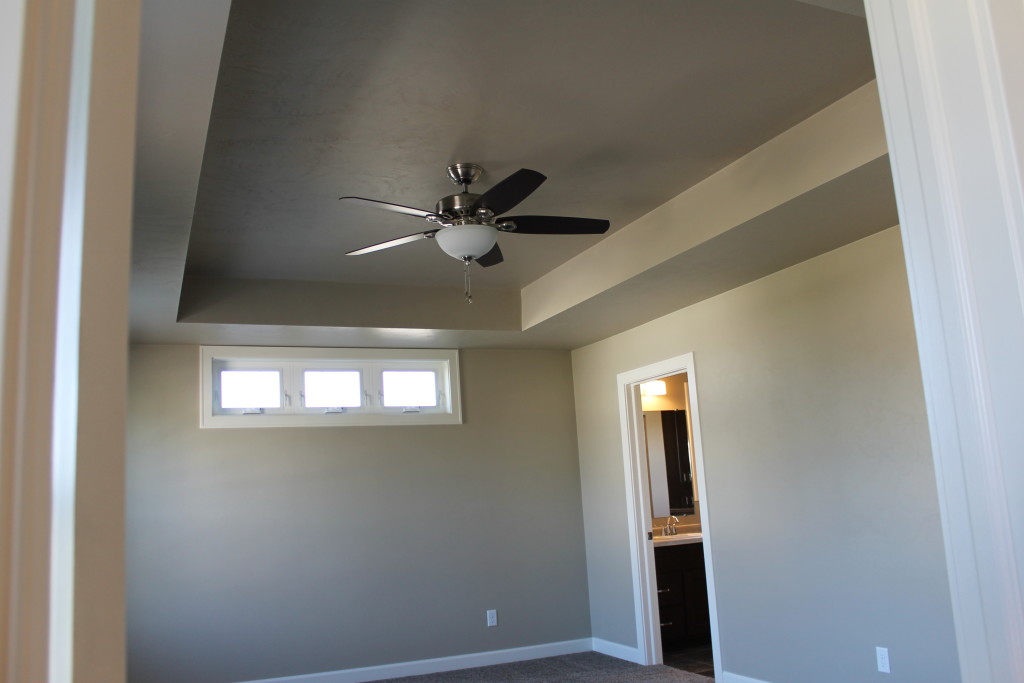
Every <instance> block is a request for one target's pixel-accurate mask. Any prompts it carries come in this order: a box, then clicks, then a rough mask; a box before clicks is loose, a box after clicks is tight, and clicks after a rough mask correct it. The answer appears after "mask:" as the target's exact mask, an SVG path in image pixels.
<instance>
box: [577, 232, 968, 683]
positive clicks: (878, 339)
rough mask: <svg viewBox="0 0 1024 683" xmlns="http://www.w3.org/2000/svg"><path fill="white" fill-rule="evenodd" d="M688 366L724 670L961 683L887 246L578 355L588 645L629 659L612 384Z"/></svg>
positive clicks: (913, 377) (904, 308) (885, 242)
mask: <svg viewBox="0 0 1024 683" xmlns="http://www.w3.org/2000/svg"><path fill="white" fill-rule="evenodd" d="M690 351H692V352H694V359H695V360H694V362H695V369H696V378H697V388H698V392H699V393H698V401H699V405H698V407H699V410H700V418H701V425H700V428H701V435H702V439H703V448H704V461H705V471H706V477H707V486H708V490H707V492H706V495H707V500H706V502H707V507H705V509H704V514H705V517H704V524H705V527H704V528H705V529H706V530H707V529H710V532H711V538H712V544H713V545H712V547H711V552H712V556H713V558H714V563H715V582H716V589H717V595H718V616H719V623H720V633H721V645H722V660H723V664H724V668H725V670H726V671H729V672H732V673H736V674H741V675H745V676H748V677H751V678H754V679H757V680H763V681H770V682H771V683H820V682H821V681H829V683H842V682H844V681H849V682H851V683H852V682H857V683H861V682H863V681H869V680H876V679H877V680H886V681H893V682H894V683H895V682H896V681H920V682H922V683H925V682H927V683H940V682H942V681H955V680H959V675H958V668H957V658H956V643H955V641H954V634H953V623H952V614H951V609H950V601H949V589H948V584H947V579H946V565H945V556H944V550H943V544H942V537H941V530H940V522H939V511H938V503H937V497H936V490H935V473H934V469H933V465H932V461H931V455H930V449H929V443H928V431H927V423H926V418H925V412H924V403H923V396H922V390H921V380H920V374H919V368H918V360H917V352H916V345H915V339H914V330H913V326H912V321H911V313H910V303H909V297H908V292H907V284H906V274H905V269H904V266H903V260H902V252H901V249H900V241H899V234H898V232H897V230H896V229H895V228H894V229H891V230H887V231H885V232H882V233H879V234H878V235H875V236H873V237H868V238H866V239H863V240H861V241H859V242H856V243H854V244H851V245H849V246H846V247H843V248H841V249H838V250H836V251H833V252H830V253H828V254H825V255H823V256H820V257H818V258H815V259H812V260H810V261H807V262H804V263H802V264H799V265H797V266H794V267H792V268H789V269H787V270H784V271H781V272H779V273H776V274H774V275H771V276H769V277H766V278H764V279H762V280H759V281H757V282H753V283H751V284H749V285H746V286H744V287H740V288H738V289H735V290H732V291H730V292H727V293H725V294H722V295H720V296H717V297H715V298H713V299H709V300H707V301H704V302H702V303H700V304H697V305H694V306H691V307H689V308H686V309H683V310H680V311H677V312H675V313H672V314H670V315H668V316H665V317H664V318H660V319H658V320H656V321H653V322H651V323H648V324H646V325H643V326H640V327H637V328H634V329H632V330H630V331H628V332H625V333H622V334H619V335H617V336H614V337H611V338H609V339H606V340H604V341H601V342H598V343H595V344H592V345H590V346H587V347H584V348H581V349H578V350H576V351H574V352H573V372H574V377H575V382H576V392H575V393H576V411H577V413H576V415H577V425H578V433H579V444H580V465H581V476H582V486H583V500H584V517H585V519H586V535H587V564H588V568H589V578H590V596H591V597H590V599H591V615H592V628H593V635H594V636H595V637H599V638H605V639H607V640H611V641H614V642H618V643H622V644H626V645H635V644H636V631H635V625H634V620H633V603H632V591H631V585H632V584H631V578H630V564H629V548H628V540H627V527H626V497H625V483H624V474H623V461H622V454H621V448H620V436H619V416H618V403H617V400H616V374H617V373H620V372H624V371H627V370H632V369H635V368H638V367H641V366H644V365H647V364H649V363H653V362H656V361H659V360H663V359H665V358H670V357H673V356H676V355H679V354H683V353H686V352H690ZM878 645H881V646H886V647H888V648H889V649H890V658H891V661H892V674H890V675H885V674H878V673H876V670H875V650H874V648H875V646H878Z"/></svg>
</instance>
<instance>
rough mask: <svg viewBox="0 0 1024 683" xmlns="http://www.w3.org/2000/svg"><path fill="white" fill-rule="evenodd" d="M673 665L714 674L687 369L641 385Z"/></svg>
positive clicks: (665, 654) (666, 642)
mask: <svg viewBox="0 0 1024 683" xmlns="http://www.w3.org/2000/svg"><path fill="white" fill-rule="evenodd" d="M640 396H641V403H642V408H643V419H644V435H645V444H646V447H647V470H648V475H649V476H648V481H649V482H650V488H651V490H650V499H651V518H652V529H651V530H652V540H653V541H654V562H655V572H656V574H657V581H658V619H659V623H660V625H661V645H662V658H663V661H664V663H665V664H666V665H668V666H671V667H674V668H677V669H682V670H684V671H690V672H692V673H698V674H702V675H705V676H711V677H713V676H714V661H713V658H712V650H711V626H710V619H709V613H708V595H707V580H706V575H705V570H704V549H703V535H702V532H701V513H700V510H701V505H700V491H699V489H698V487H697V481H696V478H695V477H694V474H695V472H696V468H695V466H694V460H693V452H694V451H693V440H692V436H691V435H692V434H693V425H692V422H691V417H690V415H691V413H690V406H689V386H688V383H687V376H686V373H678V374H675V375H670V376H668V377H664V378H661V379H658V380H653V381H650V382H645V383H644V384H641V385H640Z"/></svg>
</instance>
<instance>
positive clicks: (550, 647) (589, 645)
mask: <svg viewBox="0 0 1024 683" xmlns="http://www.w3.org/2000/svg"><path fill="white" fill-rule="evenodd" d="M595 640H598V639H596V638H580V639H579V640H563V641H561V642H558V643H544V644H543V645H530V646H528V647H515V648H511V649H508V650H491V651H489V652H474V653H472V654H468V655H455V656H453V657H437V658H435V659H420V660H417V661H414V662H399V663H397V664H382V665H380V666H366V667H362V668H359V669H343V670H341V671H325V672H323V673H315V674H302V675H299V676H283V677H281V678H263V679H260V680H256V681H245V683H365V682H366V681H379V680H382V679H385V678H400V677H402V676H419V675H421V674H433V673H437V672H439V671H455V670H456V669H471V668H473V667H476V666H490V665H492V664H508V663H509V662H521V661H524V660H527V659H540V658H541V657H557V656H558V655H568V654H573V653H575V652H590V651H591V650H597V651H598V652H604V654H609V655H611V656H613V657H619V658H620V659H626V658H625V657H620V656H619V655H617V654H615V653H614V652H605V651H603V650H598V649H597V647H595V646H594V645H595V644H594V642H593V641H595ZM601 642H602V643H606V642H607V641H601ZM607 644H608V645H609V646H612V647H614V648H623V649H624V650H629V649H630V648H625V647H624V646H622V645H615V644H614V643H607ZM632 649H635V648H632ZM630 661H633V660H630Z"/></svg>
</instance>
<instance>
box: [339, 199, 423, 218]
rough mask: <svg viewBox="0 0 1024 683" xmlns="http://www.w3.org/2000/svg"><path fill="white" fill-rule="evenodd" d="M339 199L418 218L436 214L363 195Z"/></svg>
mask: <svg viewBox="0 0 1024 683" xmlns="http://www.w3.org/2000/svg"><path fill="white" fill-rule="evenodd" d="M338 199H340V200H341V201H344V202H348V203H349V204H362V205H363V206H372V207H373V208H375V209H384V210H385V211H394V212H395V213H404V214H405V215H407V216H416V217H418V218H426V217H427V216H433V215H434V214H433V213H432V212H430V211H424V210H423V209H414V208H412V207H411V206H402V205H401V204H392V203H391V202H382V201H378V200H376V199H364V198H362V197H339V198H338Z"/></svg>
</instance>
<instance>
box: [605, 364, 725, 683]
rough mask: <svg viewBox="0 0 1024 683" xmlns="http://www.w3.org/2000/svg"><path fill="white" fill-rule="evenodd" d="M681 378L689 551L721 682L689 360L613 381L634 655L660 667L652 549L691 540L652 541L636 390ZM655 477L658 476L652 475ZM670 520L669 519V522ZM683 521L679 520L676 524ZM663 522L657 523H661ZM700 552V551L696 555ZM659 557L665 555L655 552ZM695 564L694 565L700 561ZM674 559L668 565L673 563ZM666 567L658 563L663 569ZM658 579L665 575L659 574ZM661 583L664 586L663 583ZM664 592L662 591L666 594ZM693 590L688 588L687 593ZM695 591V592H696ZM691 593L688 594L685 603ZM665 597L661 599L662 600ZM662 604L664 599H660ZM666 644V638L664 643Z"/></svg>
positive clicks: (706, 497)
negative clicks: (694, 522) (690, 505)
mask: <svg viewBox="0 0 1024 683" xmlns="http://www.w3.org/2000/svg"><path fill="white" fill-rule="evenodd" d="M681 374H685V376H686V382H685V385H686V389H685V391H686V396H685V404H686V408H687V410H686V418H685V421H686V427H687V428H688V431H689V439H688V446H692V448H690V449H689V450H690V453H689V454H688V455H689V458H688V459H689V461H690V463H691V467H692V470H691V471H692V475H693V476H692V479H693V484H694V486H695V488H694V491H693V498H694V505H695V507H697V508H698V509H699V520H700V522H699V523H700V527H699V528H700V531H699V533H700V537H699V546H697V547H692V550H693V551H698V552H700V553H701V554H702V557H701V558H700V560H702V561H703V569H704V576H705V585H704V587H705V588H706V591H707V606H708V612H707V622H708V630H710V637H711V652H712V656H713V660H714V673H715V676H716V678H718V679H720V678H721V673H722V665H721V654H720V646H719V637H718V615H717V608H716V600H715V590H714V572H713V557H712V555H713V553H712V547H713V546H712V526H711V506H710V504H709V503H710V496H709V495H708V489H707V485H706V481H705V477H704V460H703V450H702V448H701V439H700V413H699V409H698V405H697V377H696V372H695V368H694V361H693V354H692V353H688V354H685V355H682V356H676V357H674V358H669V359H666V360H664V361H661V362H659V363H654V364H651V365H646V366H644V367H641V368H637V369H635V370H631V371H629V372H624V373H621V374H619V375H618V378H617V382H618V394H619V417H620V423H621V432H622V442H623V443H622V446H623V448H622V452H623V465H624V468H625V474H626V488H627V491H626V494H627V496H626V500H627V515H628V525H629V539H630V560H631V566H632V578H633V598H634V605H635V618H636V631H637V649H638V650H639V654H640V659H641V663H642V664H661V663H663V662H664V653H663V643H662V622H661V620H660V610H659V592H658V591H659V586H658V566H657V561H656V556H655V545H656V544H657V545H658V546H659V548H665V549H667V546H669V545H671V546H676V545H679V543H676V542H675V541H677V540H678V541H679V542H680V543H683V542H687V541H689V542H693V540H694V539H686V540H684V539H676V538H659V540H658V541H655V540H654V531H655V524H654V522H655V517H654V514H653V511H652V493H651V474H650V469H649V468H648V460H647V435H646V431H645V427H644V406H643V401H642V399H641V388H640V387H641V384H645V383H648V382H652V381H658V380H660V381H666V378H670V377H673V376H678V375H681ZM657 476H660V475H656V477H657ZM671 516H672V515H671V514H670V515H669V517H670V518H671ZM681 519H685V517H678V516H677V520H681ZM661 521H662V519H659V522H661ZM676 524H679V526H680V527H682V530H684V531H685V530H686V529H687V525H686V524H685V523H680V522H678V521H677V522H675V523H673V524H672V525H671V526H673V527H675V526H676ZM658 531H659V533H661V534H665V533H669V532H672V533H671V535H672V536H676V534H677V533H678V532H679V531H680V529H679V528H672V529H668V530H666V527H664V526H660V527H659V529H658ZM698 549H699V550H698ZM658 552H659V555H664V554H665V553H664V552H663V551H662V550H659V551H658ZM700 560H698V561H700ZM676 561H678V560H677V559H672V560H669V562H676ZM664 564H665V563H664V562H663V565H664ZM662 573H663V574H664V573H665V572H662ZM663 583H664V580H663ZM665 588H666V587H665V586H663V587H662V588H661V590H665ZM691 588H692V587H691ZM699 588H700V587H698V592H702V591H699ZM693 593H694V591H693V590H691V595H690V597H691V598H692V597H693ZM663 595H664V594H663ZM663 600H664V598H663ZM669 640H671V639H670V638H669V637H668V636H666V641H669Z"/></svg>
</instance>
